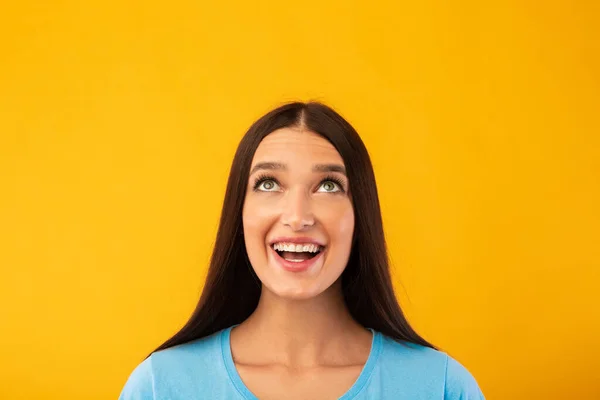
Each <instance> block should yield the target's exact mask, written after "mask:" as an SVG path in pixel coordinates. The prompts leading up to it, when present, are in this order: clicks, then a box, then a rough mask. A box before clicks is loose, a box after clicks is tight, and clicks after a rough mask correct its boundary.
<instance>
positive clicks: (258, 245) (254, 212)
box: [242, 201, 272, 258]
mask: <svg viewBox="0 0 600 400" xmlns="http://www.w3.org/2000/svg"><path fill="white" fill-rule="evenodd" d="M271 220H272V217H271V216H270V215H269V210H268V208H265V207H260V206H257V205H256V204H253V202H252V201H248V202H246V204H244V210H243V212H242V225H243V228H244V241H245V243H246V249H247V251H248V256H249V257H250V258H253V257H254V256H255V255H256V254H257V253H258V252H263V253H264V245H265V238H266V235H267V233H268V231H269V228H270V226H271V225H270V221H271Z"/></svg>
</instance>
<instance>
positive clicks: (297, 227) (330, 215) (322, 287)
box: [231, 127, 372, 399]
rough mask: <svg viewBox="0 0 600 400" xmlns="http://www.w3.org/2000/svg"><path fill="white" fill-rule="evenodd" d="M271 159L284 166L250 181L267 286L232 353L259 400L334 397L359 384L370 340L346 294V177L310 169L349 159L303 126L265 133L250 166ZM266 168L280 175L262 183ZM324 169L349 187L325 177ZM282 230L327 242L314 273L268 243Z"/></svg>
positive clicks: (252, 233)
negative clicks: (296, 268) (288, 266)
mask: <svg viewBox="0 0 600 400" xmlns="http://www.w3.org/2000/svg"><path fill="white" fill-rule="evenodd" d="M265 162H269V163H281V164H284V166H285V168H278V169H275V170H268V171H265V170H261V171H256V172H254V173H252V174H251V175H250V177H249V180H248V189H247V195H246V200H245V203H244V210H243V225H244V238H245V243H246V250H247V252H248V257H249V259H250V262H251V264H252V267H253V269H254V271H255V272H256V274H257V276H258V277H259V279H260V280H261V282H262V292H261V297H260V301H259V304H258V307H257V309H256V311H255V312H254V313H253V314H252V315H251V316H250V317H249V318H248V319H247V320H246V321H244V322H243V323H242V324H240V325H239V326H237V327H235V328H234V329H233V330H232V332H231V351H232V354H233V359H234V362H235V365H236V369H237V371H238V373H239V375H240V377H241V378H242V381H243V382H244V384H245V385H246V386H247V387H248V389H249V390H250V391H251V392H252V393H254V394H255V395H256V396H257V397H258V398H260V399H307V398H310V399H336V398H338V397H340V396H342V395H343V394H344V393H345V392H346V391H347V390H348V389H349V388H350V387H351V386H352V385H353V383H354V382H355V381H356V379H357V377H358V376H359V374H360V372H361V371H362V368H363V367H364V364H365V362H366V361H367V358H368V356H369V352H370V349H371V341H372V334H371V332H369V331H368V330H366V329H364V328H363V327H362V326H360V325H359V324H358V323H357V322H356V321H354V320H353V319H352V317H351V316H350V313H349V312H348V309H347V307H346V305H345V303H344V301H343V296H342V291H341V284H340V276H341V274H342V272H343V271H344V268H345V267H346V264H347V262H348V258H349V255H350V250H351V242H352V235H353V231H354V212H353V208H352V203H351V201H350V197H349V194H348V190H349V186H348V180H347V178H346V176H345V174H344V173H342V172H322V171H315V170H314V169H313V167H314V166H315V165H317V164H319V165H321V164H328V165H331V164H334V165H339V166H343V165H344V163H343V160H342V158H341V156H340V155H339V153H338V152H337V150H336V149H335V147H333V145H332V144H331V143H329V142H328V141H327V140H326V139H324V138H323V137H321V136H319V135H317V134H315V133H313V132H310V131H307V130H305V129H303V128H302V127H298V128H284V129H280V130H277V131H275V132H273V133H271V134H270V135H268V136H267V137H266V138H265V139H264V140H263V141H262V142H261V143H260V145H259V146H258V148H257V150H256V153H255V155H254V158H253V160H252V167H251V168H254V166H256V165H257V164H259V163H265ZM265 173H266V174H268V175H270V176H272V177H273V178H275V179H274V180H273V181H263V182H262V184H261V185H260V186H259V188H258V190H255V189H254V186H255V183H256V180H257V177H259V176H261V174H265ZM327 175H329V176H333V177H335V178H337V179H338V180H340V181H341V183H342V185H341V186H339V185H337V184H336V183H333V182H329V181H325V182H323V179H324V178H325V177H326V176H327ZM281 236H285V237H299V236H303V237H310V238H314V239H316V240H318V241H319V242H321V243H323V244H325V245H326V247H325V250H324V252H323V255H322V256H321V258H320V260H318V261H317V262H316V263H315V264H314V265H313V266H312V267H310V268H309V269H308V270H306V271H303V272H290V271H286V270H284V269H283V268H281V266H280V265H279V264H278V263H277V262H276V260H275V258H274V255H273V254H272V251H271V249H270V248H269V244H270V241H271V240H272V239H274V238H277V237H281Z"/></svg>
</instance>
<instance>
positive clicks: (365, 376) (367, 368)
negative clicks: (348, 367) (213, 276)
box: [221, 325, 382, 400]
mask: <svg viewBox="0 0 600 400" xmlns="http://www.w3.org/2000/svg"><path fill="white" fill-rule="evenodd" d="M234 326H235V325H234ZM234 326H231V327H229V328H226V329H223V331H222V332H221V355H222V356H223V362H224V363H225V369H226V370H227V375H228V376H229V379H230V380H231V383H232V384H233V386H234V387H235V388H236V390H237V391H238V392H239V393H240V394H241V395H242V397H243V398H245V399H247V400H258V398H257V397H256V396H255V395H254V394H253V393H252V392H251V391H250V389H248V387H247V386H246V385H245V384H244V382H243V381H242V378H241V377H240V374H239V373H238V371H237V369H236V367H235V363H234V362H233V355H232V354H231V342H230V339H231V329H232V328H233V327H234ZM369 330H370V331H371V332H372V333H373V339H372V340H371V351H370V352H369V357H368V358H367V362H366V363H365V365H364V366H363V369H362V371H361V372H360V375H358V378H357V379H356V381H355V382H354V384H353V385H352V386H351V387H350V388H349V389H348V390H347V391H346V393H344V394H343V395H342V397H340V398H339V399H338V400H350V399H353V398H354V397H355V396H356V395H357V394H358V393H360V391H361V390H362V389H363V388H364V386H365V385H366V383H367V382H368V380H369V377H370V376H371V373H372V372H373V369H374V368H375V365H376V364H377V358H378V357H379V353H380V352H381V342H382V340H381V333H380V332H377V331H375V330H373V329H370V328H369Z"/></svg>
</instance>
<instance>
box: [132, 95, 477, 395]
mask: <svg viewBox="0 0 600 400" xmlns="http://www.w3.org/2000/svg"><path fill="white" fill-rule="evenodd" d="M256 398H259V399H337V398H340V399H357V400H358V399H394V400H397V399H410V400H415V399H440V400H442V399H457V400H458V399H461V400H464V399H483V394H482V393H481V391H480V390H479V388H478V386H477V383H476V382H475V380H474V379H473V377H472V376H471V375H470V374H469V372H468V371H467V370H466V369H465V368H464V367H462V366H461V365H460V364H459V363H458V362H457V361H455V360H454V359H452V358H450V357H449V356H448V355H446V354H444V353H442V352H440V351H437V350H436V349H435V348H434V346H432V345H431V344H430V343H428V342H427V341H426V340H425V339H423V338H421V337H420V336H419V335H418V334H417V333H416V332H415V331H414V330H413V329H412V328H411V326H410V325H409V323H408V322H407V320H406V318H405V317H404V314H403V313H402V310H401V309H400V307H399V305H398V303H397V301H396V298H395V297H394V292H393V289H392V282H391V279H390V274H389V271H388V258H387V250H386V245H385V241H384V233H383V227H382V219H381V212H380V208H379V200H378V196H377V188H376V184H375V176H374V174H373V168H372V166H371V162H370V159H369V155H368V153H367V150H366V148H365V146H364V144H363V143H362V141H361V139H360V137H359V136H358V134H357V133H356V131H355V130H354V129H353V128H352V126H350V124H349V123H348V122H346V121H345V120H344V119H343V118H342V117H341V116H340V115H338V114H337V113H336V112H335V111H333V110H332V109H331V108H329V107H327V106H325V105H322V104H319V103H291V104H287V105H284V106H282V107H279V108H277V109H275V110H273V111H271V112H269V113H268V114H266V115H265V116H263V117H262V118H260V119H259V120H258V121H256V122H255V123H254V124H253V125H252V127H251V128H250V129H249V130H248V132H247V133H246V135H245V136H244V137H243V139H242V141H241V143H240V145H239V147H238V149H237V152H236V154H235V157H234V160H233V165H232V167H231V173H230V175H229V181H228V183H227V191H226V194H225V201H224V205H223V212H222V215H221V221H220V225H219V230H218V234H217V240H216V243H215V248H214V251H213V254H212V258H211V262H210V267H209V271H208V277H207V281H206V284H205V287H204V290H203V292H202V296H201V298H200V301H199V303H198V306H197V307H196V310H195V311H194V313H193V315H192V316H191V318H190V320H189V321H188V322H187V324H186V325H185V326H184V327H183V328H182V329H181V330H180V331H179V332H178V333H177V334H176V335H175V336H173V337H172V338H171V339H169V340H167V341H166V342H165V343H164V344H163V345H161V346H160V347H159V348H158V349H156V350H155V351H154V352H153V353H152V354H151V355H150V356H149V357H148V358H147V359H146V360H145V361H143V362H142V363H141V364H140V365H139V366H138V367H137V368H136V369H135V370H134V371H133V373H132V374H131V376H130V377H129V380H128V381H127V383H126V385H125V387H124V389H123V391H122V393H121V399H122V400H142V399H143V400H149V399H256Z"/></svg>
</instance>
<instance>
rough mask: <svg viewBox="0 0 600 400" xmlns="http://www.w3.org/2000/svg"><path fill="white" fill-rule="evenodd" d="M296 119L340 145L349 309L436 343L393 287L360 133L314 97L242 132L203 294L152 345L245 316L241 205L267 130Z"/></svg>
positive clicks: (246, 265) (399, 334)
mask: <svg viewBox="0 0 600 400" xmlns="http://www.w3.org/2000/svg"><path fill="white" fill-rule="evenodd" d="M299 125H302V126H303V127H305V128H306V129H308V130H310V131H312V132H315V133H317V134H319V135H321V136H323V137H324V138H325V139H327V140H328V141H329V142H331V144H333V146H334V147H335V148H336V149H337V151H338V152H339V153H340V155H341V157H342V159H343V161H344V164H345V167H346V173H347V176H348V180H349V183H350V191H351V198H352V205H353V208H354V215H355V225H354V238H353V245H352V250H351V252H350V258H349V260H348V264H347V266H346V268H345V270H344V272H343V273H342V291H343V295H344V299H345V301H346V304H347V307H348V309H349V311H350V314H351V315H352V317H353V318H354V319H355V320H356V321H357V322H358V323H360V324H361V325H363V326H364V327H367V328H372V329H374V330H376V331H379V332H381V333H383V334H384V335H387V336H389V337H391V338H393V339H396V340H398V341H406V342H411V343H415V344H419V345H422V346H427V347H431V348H434V346H433V345H431V344H430V343H429V342H427V341H426V340H425V339H423V338H422V337H421V336H419V335H418V334H417V333H416V332H415V330H414V329H413V328H412V327H411V326H410V324H409V323H408V321H407V320H406V317H405V316H404V313H403V312H402V310H401V308H400V306H399V304H398V301H397V299H396V297H395V295H394V290H393V287H392V281H391V277H390V272H389V262H388V255H387V249H386V244H385V237H384V233H383V223H382V218H381V210H380V207H379V197H378V195H377V186H376V184H375V174H374V173H373V167H372V165H371V160H370V158H369V154H368V152H367V149H366V147H365V145H364V144H363V142H362V140H361V139H360V137H359V136H358V133H357V132H356V131H355V130H354V128H353V127H352V126H351V125H350V124H349V123H348V122H347V121H346V120H345V119H344V118H342V117H341V116H340V115H339V114H338V113H337V112H335V111H334V110H333V109H331V108H330V107H328V106H326V105H323V104H321V103H317V102H310V103H301V102H294V103H289V104H285V105H283V106H281V107H279V108H277V109H275V110H273V111H271V112H269V113H267V114H266V115H264V116H263V117H261V118H260V119H258V120H257V121H256V122H255V123H254V124H253V125H252V126H251V127H250V129H249V130H248V132H246V134H245V135H244V137H243V138H242V140H241V142H240V144H239V146H238V148H237V151H236V153H235V156H234V158H233V164H232V166H231V171H230V174H229V179H228V181H227V190H226V193H225V200H224V202H223V210H222V214H221V219H220V222H219V229H218V233H217V239H216V242H215V246H214V250H213V253H212V257H211V260H210V266H209V269H208V275H207V278H206V283H205V285H204V289H203V291H202V295H201V297H200V300H199V302H198V305H197V306H196V309H195V310H194V312H193V314H192V316H191V317H190V319H189V320H188V322H187V323H186V324H185V325H184V326H183V328H181V330H180V331H179V332H177V333H176V334H175V335H174V336H173V337H171V338H170V339H169V340H167V341H166V342H165V343H163V344H162V345H161V346H159V347H158V348H157V349H156V350H155V351H158V350H163V349H166V348H169V347H172V346H176V345H179V344H183V343H186V342H189V341H192V340H195V339H199V338H202V337H205V336H209V335H211V334H213V333H215V332H217V331H219V330H221V329H224V328H228V327H230V326H232V325H235V324H239V323H241V322H243V321H244V320H245V319H246V318H248V317H249V316H250V314H252V312H253V311H254V310H255V309H256V306H257V304H258V299H259V297H260V291H261V283H260V281H259V279H258V277H257V276H256V275H255V273H254V271H253V270H252V267H251V265H250V261H249V259H248V255H247V253H246V246H245V243H244V237H243V234H242V232H243V229H242V208H243V205H244V199H245V196H246V187H247V182H248V177H249V173H250V167H251V165H250V164H251V163H252V159H253V157H254V153H255V151H256V148H257V147H258V145H259V143H260V142H261V141H262V140H263V138H265V137H266V136H267V135H268V134H270V133H271V132H273V131H275V130H277V129H280V128H285V127H293V126H299Z"/></svg>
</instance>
